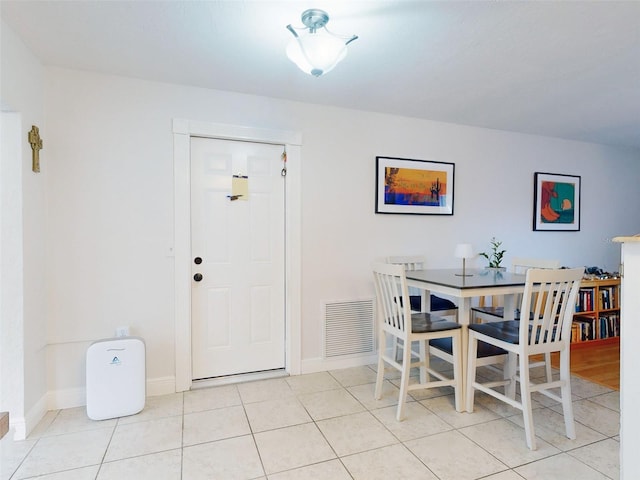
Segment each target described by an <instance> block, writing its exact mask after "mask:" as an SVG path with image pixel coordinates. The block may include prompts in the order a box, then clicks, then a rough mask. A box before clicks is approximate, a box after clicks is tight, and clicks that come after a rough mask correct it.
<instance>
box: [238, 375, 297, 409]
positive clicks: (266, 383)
mask: <svg viewBox="0 0 640 480" xmlns="http://www.w3.org/2000/svg"><path fill="white" fill-rule="evenodd" d="M238 392H239V393H240V398H242V403H244V404H245V405H246V404H248V403H255V402H264V401H266V400H278V399H287V398H292V397H294V396H295V393H294V392H293V390H291V387H290V386H289V384H288V383H287V381H286V380H285V379H284V378H271V379H269V380H259V381H256V382H247V383H239V384H238Z"/></svg>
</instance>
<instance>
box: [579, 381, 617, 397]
mask: <svg viewBox="0 0 640 480" xmlns="http://www.w3.org/2000/svg"><path fill="white" fill-rule="evenodd" d="M612 391H613V390H611V389H610V388H607V387H604V386H602V385H598V384H597V383H593V382H589V381H587V380H584V379H582V378H579V377H575V376H572V377H571V394H572V395H575V396H576V397H579V398H590V397H595V396H596V395H602V394H604V393H611V392H612Z"/></svg>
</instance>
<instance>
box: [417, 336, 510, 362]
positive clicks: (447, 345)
mask: <svg viewBox="0 0 640 480" xmlns="http://www.w3.org/2000/svg"><path fill="white" fill-rule="evenodd" d="M429 345H430V346H432V347H434V348H437V349H438V350H442V351H443V352H445V353H448V354H449V355H451V354H452V352H453V347H452V342H451V338H436V339H435V340H430V341H429ZM507 353H509V352H507V351H506V350H504V349H502V348H500V347H496V346H495V345H490V344H488V343H485V342H478V358H487V357H495V356H496V355H506V354H507Z"/></svg>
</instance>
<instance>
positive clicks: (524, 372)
mask: <svg viewBox="0 0 640 480" xmlns="http://www.w3.org/2000/svg"><path fill="white" fill-rule="evenodd" d="M530 388H531V383H530V380H529V356H528V355H520V397H521V400H522V416H523V420H524V434H525V438H526V440H527V447H529V448H530V449H531V450H535V449H536V434H535V429H534V427H533V412H532V409H531V390H530Z"/></svg>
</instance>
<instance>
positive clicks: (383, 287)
mask: <svg viewBox="0 0 640 480" xmlns="http://www.w3.org/2000/svg"><path fill="white" fill-rule="evenodd" d="M373 278H374V285H375V291H376V299H377V312H376V313H377V319H378V320H377V322H378V372H377V376H376V387H375V398H376V399H380V398H381V396H382V383H383V381H384V370H385V364H386V365H389V366H390V367H392V368H394V369H396V370H399V371H400V373H401V377H400V394H399V399H398V408H397V411H396V419H397V420H398V421H400V420H402V419H403V418H404V413H403V412H404V405H405V402H406V398H407V393H408V392H409V391H412V390H417V389H422V388H435V387H443V386H452V387H453V388H454V396H455V409H456V410H457V411H461V410H462V402H463V398H462V393H461V392H462V365H461V360H460V359H461V353H462V352H461V341H462V340H461V327H460V325H459V324H457V323H455V322H449V321H447V320H445V319H443V318H441V317H437V316H435V315H432V314H430V313H427V312H422V313H412V312H411V308H410V305H409V302H402V301H400V299H402V298H409V290H408V286H407V278H406V275H405V268H404V266H403V265H393V264H388V263H377V264H375V265H374V266H373ZM387 337H391V339H392V344H391V345H395V344H396V343H397V340H398V339H400V340H402V341H403V343H404V345H411V343H412V342H413V341H416V342H420V352H421V353H420V354H419V355H418V359H417V360H418V361H416V362H412V358H413V356H412V352H411V348H405V349H404V350H403V352H402V358H401V360H400V361H398V360H396V356H395V354H394V353H393V352H394V350H395V349H394V348H391V352H388V350H387ZM439 338H451V342H452V351H453V355H452V357H451V361H452V362H451V363H452V364H453V377H452V378H449V377H446V376H445V375H444V374H442V373H441V372H438V371H436V370H434V369H432V368H431V366H430V364H429V354H428V351H429V347H428V342H429V341H430V340H434V339H439ZM416 366H419V367H420V376H419V379H418V382H417V383H411V384H410V383H409V378H410V370H411V368H412V367H416ZM432 378H434V379H435V380H433V379H432Z"/></svg>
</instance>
